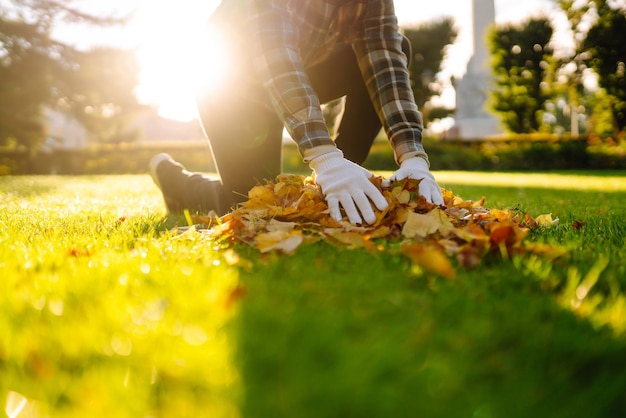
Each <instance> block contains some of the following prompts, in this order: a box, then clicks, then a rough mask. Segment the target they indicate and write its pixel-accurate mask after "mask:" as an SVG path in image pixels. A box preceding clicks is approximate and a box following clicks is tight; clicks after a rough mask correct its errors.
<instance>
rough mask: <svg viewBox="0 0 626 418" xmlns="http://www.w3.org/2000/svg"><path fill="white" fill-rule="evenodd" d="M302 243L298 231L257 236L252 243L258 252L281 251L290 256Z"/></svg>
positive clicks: (302, 239)
mask: <svg viewBox="0 0 626 418" xmlns="http://www.w3.org/2000/svg"><path fill="white" fill-rule="evenodd" d="M303 241H304V238H303V237H302V233H301V232H300V231H291V232H286V231H273V232H265V233H261V234H258V235H257V236H256V238H255V239H254V243H255V245H256V247H257V248H258V250H259V251H261V252H262V253H267V252H270V251H282V252H284V253H286V254H292V253H293V252H294V251H295V250H296V249H297V248H298V247H299V246H300V244H302V242H303Z"/></svg>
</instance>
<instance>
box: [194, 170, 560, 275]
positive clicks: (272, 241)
mask: <svg viewBox="0 0 626 418" xmlns="http://www.w3.org/2000/svg"><path fill="white" fill-rule="evenodd" d="M372 182H373V183H374V184H375V185H376V186H377V187H378V188H379V190H380V191H381V192H382V194H383V196H384V197H385V199H386V200H387V202H388V203H389V206H388V207H387V208H386V209H385V210H383V211H379V210H377V209H376V208H374V211H375V213H376V220H375V222H374V223H373V224H371V225H352V224H351V223H350V222H348V221H347V219H345V218H344V220H342V221H340V222H338V221H336V220H334V219H332V218H331V217H330V214H329V210H328V206H327V205H326V202H325V200H324V196H323V194H322V192H321V190H320V188H319V187H318V186H317V185H316V184H315V183H314V182H313V181H312V179H311V178H308V177H304V176H298V175H280V176H278V177H277V178H276V181H275V182H269V183H267V184H264V185H258V186H256V187H254V188H252V189H251V190H250V192H249V193H248V197H249V199H248V200H247V201H246V202H245V203H243V204H242V205H240V206H239V207H238V208H236V209H234V210H233V211H232V212H230V213H228V214H226V215H224V216H223V217H221V218H219V219H217V218H216V219H211V218H207V217H201V218H198V219H196V220H197V221H201V222H204V223H207V224H209V226H210V229H209V230H208V232H207V233H208V234H209V235H210V237H211V238H212V239H214V240H220V241H222V242H227V243H237V242H239V243H245V244H248V245H250V246H253V247H255V248H257V249H258V250H259V251H260V252H261V253H267V252H271V251H280V252H283V253H286V254H292V253H294V252H295V251H296V250H297V249H298V248H299V247H300V246H301V245H304V244H307V243H312V242H316V241H321V240H324V241H326V242H329V243H332V244H335V245H340V246H345V247H349V248H366V249H369V250H371V251H379V250H391V251H399V252H400V253H402V254H404V255H405V256H407V257H408V258H409V259H411V260H412V261H413V263H415V265H418V266H420V268H423V269H425V270H428V271H431V272H434V273H436V274H439V275H441V276H444V277H450V278H452V277H454V276H455V271H454V268H453V266H452V261H451V260H452V259H456V262H457V263H458V264H459V265H460V266H462V267H465V268H471V267H474V266H476V265H478V264H479V263H480V262H481V261H482V260H483V258H484V257H485V256H487V255H489V254H496V255H502V256H504V257H511V256H513V255H523V254H527V253H532V254H538V255H540V256H543V257H553V258H556V257H559V256H561V255H563V251H562V250H561V249H559V248H555V247H552V246H548V245H537V244H533V243H527V242H524V240H525V238H526V237H527V234H528V232H529V230H530V229H532V228H539V227H548V226H552V225H556V224H557V223H558V219H553V218H552V216H551V215H541V216H539V217H537V218H533V217H532V216H530V215H528V214H520V213H517V212H516V211H513V210H508V209H505V210H499V209H488V208H486V207H484V203H485V199H484V198H482V199H480V200H479V201H476V202H473V201H469V200H463V199H462V198H460V197H458V196H455V195H454V194H453V193H452V192H451V191H450V190H445V189H444V190H442V194H443V198H444V205H443V206H438V205H435V204H432V203H429V202H428V201H426V199H425V198H424V197H423V196H420V195H419V193H418V190H419V182H420V181H419V180H412V179H406V180H401V181H396V182H394V183H392V184H391V186H390V187H383V179H382V178H381V177H373V178H372ZM383 241H387V242H390V243H397V245H388V246H385V245H382V242H383Z"/></svg>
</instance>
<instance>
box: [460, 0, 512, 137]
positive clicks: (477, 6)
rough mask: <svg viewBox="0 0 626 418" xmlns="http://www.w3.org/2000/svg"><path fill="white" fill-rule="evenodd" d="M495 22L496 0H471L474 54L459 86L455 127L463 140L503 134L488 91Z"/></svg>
mask: <svg viewBox="0 0 626 418" xmlns="http://www.w3.org/2000/svg"><path fill="white" fill-rule="evenodd" d="M494 23H495V6H494V0H472V29H473V42H472V45H473V49H474V51H473V55H472V57H471V58H470V60H469V62H468V63H467V70H466V72H465V75H463V78H462V79H461V80H459V81H458V82H457V84H456V86H455V88H456V116H455V118H454V119H455V124H454V127H453V128H452V129H453V130H454V133H455V135H456V136H458V137H459V138H462V139H481V138H486V137H490V136H494V135H498V134H501V133H502V129H501V128H500V127H499V122H498V119H497V118H496V117H495V116H494V115H492V114H491V113H489V112H488V111H487V107H486V106H487V91H488V90H489V89H491V88H493V76H492V73H491V69H490V68H489V49H488V45H487V30H488V29H489V27H490V26H491V25H493V24H494Z"/></svg>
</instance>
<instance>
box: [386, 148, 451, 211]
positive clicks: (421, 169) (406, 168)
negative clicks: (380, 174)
mask: <svg viewBox="0 0 626 418" xmlns="http://www.w3.org/2000/svg"><path fill="white" fill-rule="evenodd" d="M406 178H410V179H415V180H420V179H421V180H422V181H421V182H420V185H419V194H420V195H422V196H424V197H425V198H426V200H428V201H429V202H431V203H434V204H435V205H443V196H442V195H441V189H440V188H439V185H437V181H436V180H435V177H433V175H432V174H431V172H430V170H429V168H428V163H427V162H426V160H425V159H423V158H422V157H411V158H407V159H406V160H404V161H402V163H400V168H399V169H398V170H397V171H396V172H395V173H394V174H393V175H392V176H391V178H390V179H389V180H391V181H392V182H393V181H397V180H403V179H406Z"/></svg>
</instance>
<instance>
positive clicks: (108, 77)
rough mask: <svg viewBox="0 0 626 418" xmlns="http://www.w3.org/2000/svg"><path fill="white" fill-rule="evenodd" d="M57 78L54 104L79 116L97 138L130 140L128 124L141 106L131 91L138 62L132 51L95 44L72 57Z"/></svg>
mask: <svg viewBox="0 0 626 418" xmlns="http://www.w3.org/2000/svg"><path fill="white" fill-rule="evenodd" d="M75 63H76V66H75V68H74V69H72V70H70V71H65V72H64V73H63V74H61V77H60V79H59V84H58V86H59V89H58V92H57V94H56V97H55V99H56V104H57V106H58V107H59V108H60V109H61V110H64V111H66V112H68V113H70V114H71V115H72V116H73V117H74V118H76V120H78V121H79V122H80V123H81V124H82V125H83V126H84V127H85V129H87V131H89V132H90V134H91V136H92V139H93V140H95V141H97V142H107V143H119V142H130V141H133V140H135V139H136V138H137V137H138V132H137V131H136V130H135V131H133V130H129V129H128V125H129V124H130V123H131V122H132V121H133V120H134V119H135V117H136V116H137V114H138V113H139V112H140V111H141V110H143V106H142V105H140V104H139V103H138V102H137V99H136V97H135V96H134V94H133V91H134V89H135V87H136V86H137V84H138V74H139V65H138V63H137V59H136V57H135V54H134V52H133V51H126V50H119V49H115V48H104V47H100V48H96V49H93V50H91V51H88V52H83V53H80V54H78V55H77V56H76V57H75Z"/></svg>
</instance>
